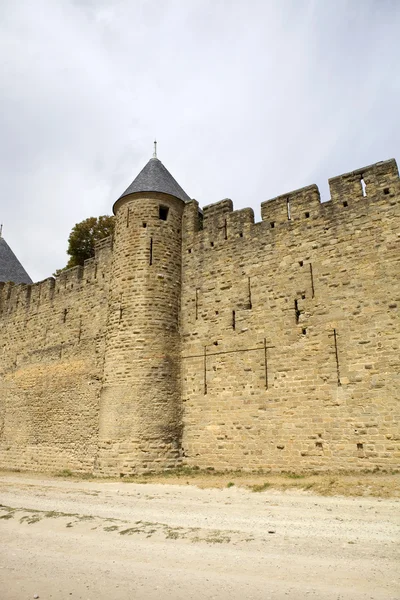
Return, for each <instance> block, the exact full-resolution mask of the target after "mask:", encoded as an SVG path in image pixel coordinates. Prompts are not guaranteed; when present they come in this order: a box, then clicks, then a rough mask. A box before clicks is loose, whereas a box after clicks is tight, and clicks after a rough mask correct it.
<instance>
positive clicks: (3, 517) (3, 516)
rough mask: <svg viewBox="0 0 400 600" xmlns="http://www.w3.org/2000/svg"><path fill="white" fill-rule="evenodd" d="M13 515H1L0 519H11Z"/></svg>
mask: <svg viewBox="0 0 400 600" xmlns="http://www.w3.org/2000/svg"><path fill="white" fill-rule="evenodd" d="M13 517H14V515H13V514H12V513H8V514H7V515H1V517H0V519H6V520H7V519H12V518H13Z"/></svg>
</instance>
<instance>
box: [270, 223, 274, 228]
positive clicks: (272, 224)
mask: <svg viewBox="0 0 400 600" xmlns="http://www.w3.org/2000/svg"><path fill="white" fill-rule="evenodd" d="M270 225H271V229H273V228H274V227H275V221H271V223H270Z"/></svg>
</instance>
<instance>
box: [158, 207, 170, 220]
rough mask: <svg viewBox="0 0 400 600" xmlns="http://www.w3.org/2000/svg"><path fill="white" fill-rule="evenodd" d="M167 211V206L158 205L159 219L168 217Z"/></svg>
mask: <svg viewBox="0 0 400 600" xmlns="http://www.w3.org/2000/svg"><path fill="white" fill-rule="evenodd" d="M168 211H169V208H168V206H160V207H159V212H158V215H159V217H160V219H161V221H166V220H167V219H168Z"/></svg>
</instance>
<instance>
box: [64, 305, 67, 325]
mask: <svg viewBox="0 0 400 600" xmlns="http://www.w3.org/2000/svg"><path fill="white" fill-rule="evenodd" d="M67 314H68V308H64V312H63V323H65V322H66V320H67Z"/></svg>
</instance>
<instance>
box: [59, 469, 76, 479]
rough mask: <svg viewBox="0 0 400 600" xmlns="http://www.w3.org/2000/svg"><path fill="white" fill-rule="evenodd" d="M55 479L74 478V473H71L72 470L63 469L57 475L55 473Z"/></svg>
mask: <svg viewBox="0 0 400 600" xmlns="http://www.w3.org/2000/svg"><path fill="white" fill-rule="evenodd" d="M54 476H55V477H72V476H73V473H72V471H70V469H62V470H61V471H57V473H54Z"/></svg>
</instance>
